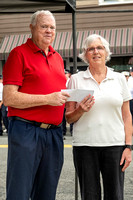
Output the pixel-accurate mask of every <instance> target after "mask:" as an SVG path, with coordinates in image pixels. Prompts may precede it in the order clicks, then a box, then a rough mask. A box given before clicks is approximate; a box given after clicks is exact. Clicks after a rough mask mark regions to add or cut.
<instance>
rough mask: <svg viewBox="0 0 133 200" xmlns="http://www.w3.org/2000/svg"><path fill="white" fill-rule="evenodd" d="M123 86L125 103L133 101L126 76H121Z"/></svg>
mask: <svg viewBox="0 0 133 200" xmlns="http://www.w3.org/2000/svg"><path fill="white" fill-rule="evenodd" d="M121 84H122V96H123V101H129V100H131V99H132V98H131V93H130V90H129V87H128V83H127V80H126V78H125V77H124V75H122V74H121Z"/></svg>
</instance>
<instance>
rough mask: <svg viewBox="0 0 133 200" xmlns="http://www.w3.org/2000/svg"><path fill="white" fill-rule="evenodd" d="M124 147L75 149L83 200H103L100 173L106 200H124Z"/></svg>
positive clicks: (83, 147) (76, 166)
mask: <svg viewBox="0 0 133 200" xmlns="http://www.w3.org/2000/svg"><path fill="white" fill-rule="evenodd" d="M123 149H124V147H123V146H118V147H117V146H114V147H87V146H80V147H74V148H73V155H74V165H75V168H76V172H77V174H78V177H79V183H80V191H81V198H82V200H101V183H100V173H101V175H102V181H103V191H104V192H103V196H104V200H123V199H124V198H123V190H124V173H123V172H122V171H121V169H122V166H120V159H121V155H122V152H123Z"/></svg>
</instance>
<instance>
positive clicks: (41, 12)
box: [30, 10, 55, 26]
mask: <svg viewBox="0 0 133 200" xmlns="http://www.w3.org/2000/svg"><path fill="white" fill-rule="evenodd" d="M41 14H43V15H47V16H51V17H53V19H54V21H55V17H54V15H53V14H52V13H51V12H50V11H49V10H40V11H36V12H35V13H34V14H33V15H32V16H31V21H30V22H31V24H32V25H33V26H35V25H36V22H37V17H38V15H41Z"/></svg>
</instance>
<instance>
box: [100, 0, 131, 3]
mask: <svg viewBox="0 0 133 200" xmlns="http://www.w3.org/2000/svg"><path fill="white" fill-rule="evenodd" d="M118 3H120V4H121V3H133V0H99V4H118Z"/></svg>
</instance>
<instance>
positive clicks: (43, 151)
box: [6, 120, 63, 200]
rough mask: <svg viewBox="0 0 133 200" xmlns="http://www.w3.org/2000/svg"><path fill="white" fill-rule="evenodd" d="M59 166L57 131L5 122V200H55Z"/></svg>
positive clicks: (59, 135)
mask: <svg viewBox="0 0 133 200" xmlns="http://www.w3.org/2000/svg"><path fill="white" fill-rule="evenodd" d="M62 165H63V137H62V131H61V128H56V129H42V128H39V127H35V126H33V125H32V124H29V123H26V122H22V121H18V120H9V131H8V165H7V197H6V199H7V200H29V199H30V198H31V200H55V195H56V189H57V184H58V180H59V176H60V173H61V169H62Z"/></svg>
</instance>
